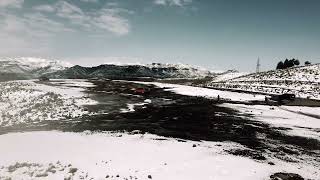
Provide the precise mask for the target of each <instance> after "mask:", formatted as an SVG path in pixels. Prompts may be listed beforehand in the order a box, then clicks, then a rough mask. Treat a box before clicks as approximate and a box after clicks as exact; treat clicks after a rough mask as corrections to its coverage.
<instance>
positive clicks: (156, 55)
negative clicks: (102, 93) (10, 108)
mask: <svg viewBox="0 0 320 180" xmlns="http://www.w3.org/2000/svg"><path fill="white" fill-rule="evenodd" d="M24 56H27V57H42V58H50V59H62V60H67V61H69V62H71V63H73V64H80V65H85V66H90V65H98V64H103V63H110V62H116V63H138V62H139V63H151V62H162V63H185V64H191V65H197V66H201V67H204V68H208V69H216V70H226V69H237V70H239V71H247V72H252V71H254V70H255V68H256V63H257V59H258V58H260V63H261V69H262V70H268V69H274V68H275V67H276V64H277V62H279V61H280V60H284V59H286V58H298V59H300V61H301V63H303V62H304V61H306V60H308V61H311V62H313V63H319V62H320V1H318V0H306V1H304V0H241V1H240V0H45V1H44V0H0V57H24Z"/></svg>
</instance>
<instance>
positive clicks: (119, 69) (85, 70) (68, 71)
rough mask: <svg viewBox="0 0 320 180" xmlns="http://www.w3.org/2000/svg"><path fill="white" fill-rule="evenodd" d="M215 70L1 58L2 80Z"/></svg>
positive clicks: (181, 75) (172, 75) (199, 75)
mask: <svg viewBox="0 0 320 180" xmlns="http://www.w3.org/2000/svg"><path fill="white" fill-rule="evenodd" d="M215 75H216V73H214V72H211V71H208V70H204V69H202V68H199V67H194V66H190V65H186V64H162V63H152V64H145V65H141V64H139V65H114V64H103V65H99V66H94V67H83V66H79V65H76V66H72V65H71V64H70V63H66V62H63V61H59V60H47V59H40V58H0V81H5V80H23V79H35V78H39V77H41V76H46V77H48V78H54V79H86V78H109V79H128V78H139V77H151V78H160V79H164V78H202V77H208V76H209V77H213V76H215Z"/></svg>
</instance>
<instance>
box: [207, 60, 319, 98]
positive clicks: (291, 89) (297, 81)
mask: <svg viewBox="0 0 320 180" xmlns="http://www.w3.org/2000/svg"><path fill="white" fill-rule="evenodd" d="M206 86H208V87H213V88H221V89H233V90H243V91H252V92H262V93H269V94H282V93H293V94H296V96H298V97H303V98H307V97H308V98H313V99H320V64H314V65H309V66H303V67H293V68H288V69H280V70H272V71H266V72H260V73H253V74H248V75H243V76H240V77H236V78H231V79H229V80H221V81H212V82H210V83H208V84H207V85H206Z"/></svg>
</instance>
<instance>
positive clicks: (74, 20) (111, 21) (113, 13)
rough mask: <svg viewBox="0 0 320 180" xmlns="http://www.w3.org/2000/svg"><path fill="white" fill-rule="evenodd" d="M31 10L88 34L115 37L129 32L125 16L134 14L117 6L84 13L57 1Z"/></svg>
mask: <svg viewBox="0 0 320 180" xmlns="http://www.w3.org/2000/svg"><path fill="white" fill-rule="evenodd" d="M109 7H110V6H109ZM33 9H35V10H38V11H39V12H46V13H54V14H56V16H58V17H60V18H63V19H65V20H68V21H69V22H70V24H74V25H77V26H79V27H81V29H82V30H85V31H88V33H90V32H94V33H97V32H105V31H109V32H111V33H113V34H115V35H117V36H123V35H126V34H128V33H129V32H130V22H129V20H128V19H127V18H125V15H128V14H133V13H134V12H133V11H130V10H128V9H124V8H118V7H117V4H113V6H112V7H110V8H104V9H101V10H97V11H94V12H90V11H89V12H84V11H83V10H82V9H81V8H79V7H78V6H76V5H74V4H71V3H69V2H66V1H58V2H57V3H55V4H53V5H41V6H36V7H34V8H33Z"/></svg>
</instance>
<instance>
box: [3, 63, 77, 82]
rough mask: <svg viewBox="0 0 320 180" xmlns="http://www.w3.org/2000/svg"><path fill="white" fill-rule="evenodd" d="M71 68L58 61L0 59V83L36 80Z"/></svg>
mask: <svg viewBox="0 0 320 180" xmlns="http://www.w3.org/2000/svg"><path fill="white" fill-rule="evenodd" d="M70 66H72V65H71V64H70V63H66V62H63V61H59V60H47V59H40V58H0V81H5V80H23V79H32V78H37V77H40V76H42V75H45V74H48V73H53V72H56V71H59V70H64V69H66V68H68V67H70Z"/></svg>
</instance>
